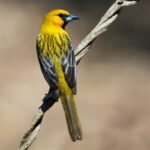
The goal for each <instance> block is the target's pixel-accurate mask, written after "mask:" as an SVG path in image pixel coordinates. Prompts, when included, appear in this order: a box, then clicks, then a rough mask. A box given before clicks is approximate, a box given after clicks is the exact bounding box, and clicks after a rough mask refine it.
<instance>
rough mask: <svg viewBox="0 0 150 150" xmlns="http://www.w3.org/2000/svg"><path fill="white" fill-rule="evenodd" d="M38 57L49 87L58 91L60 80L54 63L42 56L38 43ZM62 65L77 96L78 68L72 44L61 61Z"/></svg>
mask: <svg viewBox="0 0 150 150" xmlns="http://www.w3.org/2000/svg"><path fill="white" fill-rule="evenodd" d="M36 49H37V55H38V59H39V63H40V67H41V70H42V73H43V76H44V78H45V80H46V81H47V83H48V84H49V86H51V87H52V88H55V89H58V78H57V74H56V72H55V68H54V61H53V60H48V59H46V58H43V57H42V56H41V52H40V51H41V50H40V48H39V47H38V44H37V43H36ZM60 62H61V64H62V69H63V72H64V75H65V79H66V81H67V83H68V85H69V87H70V88H71V90H72V93H73V94H76V81H77V80H76V79H77V66H76V61H75V56H74V51H73V50H72V47H71V44H69V50H68V51H67V52H66V54H65V56H64V57H63V58H62V59H60Z"/></svg>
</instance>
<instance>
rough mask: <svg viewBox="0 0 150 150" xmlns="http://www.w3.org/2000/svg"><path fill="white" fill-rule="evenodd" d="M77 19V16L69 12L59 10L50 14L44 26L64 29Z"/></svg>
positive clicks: (45, 19)
mask: <svg viewBox="0 0 150 150" xmlns="http://www.w3.org/2000/svg"><path fill="white" fill-rule="evenodd" d="M77 19H79V18H78V17H77V16H74V15H71V14H70V13H69V12H68V11H66V10H61V9H57V10H53V11H51V12H49V13H48V14H47V15H46V16H45V18H44V20H43V23H42V24H45V25H48V26H52V25H53V26H56V27H61V28H64V27H65V25H66V24H67V23H68V22H70V21H72V20H77Z"/></svg>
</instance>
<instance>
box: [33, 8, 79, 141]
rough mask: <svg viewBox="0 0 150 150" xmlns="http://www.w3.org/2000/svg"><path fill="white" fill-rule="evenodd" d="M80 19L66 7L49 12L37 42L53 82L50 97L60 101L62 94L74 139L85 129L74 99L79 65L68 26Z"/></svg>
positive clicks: (45, 71) (47, 76)
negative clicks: (67, 29) (82, 126)
mask: <svg viewBox="0 0 150 150" xmlns="http://www.w3.org/2000/svg"><path fill="white" fill-rule="evenodd" d="M77 19H79V18H78V17H77V16H74V15H71V14H70V13H69V12H68V11H65V10H60V9H58V10H53V11H51V12H49V13H48V14H47V15H46V16H45V18H44V20H43V22H42V24H41V28H40V32H39V34H38V37H37V43H36V48H37V54H38V59H39V63H40V66H41V70H42V73H43V75H44V78H45V80H46V81H47V83H48V84H49V86H50V90H49V93H48V95H47V98H49V99H55V100H56V101H57V100H58V99H59V97H60V99H61V102H62V105H63V109H64V112H65V117H66V121H67V125H68V130H69V133H70V136H71V139H72V140H73V141H76V140H81V139H82V131H81V125H80V121H79V118H78V114H77V109H76V105H75V100H74V95H75V94H76V81H77V65H76V61H75V55H74V51H73V49H72V46H71V41H70V38H69V36H68V34H67V32H66V31H65V26H66V24H67V23H69V22H70V21H72V20H77Z"/></svg>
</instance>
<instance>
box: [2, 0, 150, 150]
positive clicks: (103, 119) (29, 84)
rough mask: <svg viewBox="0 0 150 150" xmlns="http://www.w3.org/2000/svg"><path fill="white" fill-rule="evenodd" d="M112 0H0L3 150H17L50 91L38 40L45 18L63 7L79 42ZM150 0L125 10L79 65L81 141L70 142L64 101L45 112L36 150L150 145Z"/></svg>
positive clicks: (128, 149) (123, 149) (134, 149)
mask: <svg viewBox="0 0 150 150" xmlns="http://www.w3.org/2000/svg"><path fill="white" fill-rule="evenodd" d="M113 2H114V0H107V1H105V0H101V1H99V0H92V1H91V0H81V1H70V0H64V1H58V0H38V1H35V0H26V1H24V0H0V150H16V149H18V145H19V142H20V140H21V137H22V136H23V134H24V132H25V131H26V130H27V129H28V127H29V125H30V123H31V120H32V118H33V116H34V114H35V112H36V110H37V108H38V106H39V105H40V104H41V103H42V101H41V99H42V98H43V96H44V94H45V93H46V92H47V91H48V85H47V83H46V82H45V80H44V78H43V76H42V73H41V71H40V67H39V64H38V60H37V57H36V50H35V40H36V35H37V33H38V31H39V26H40V23H41V21H42V18H43V16H44V15H45V14H46V13H47V12H48V11H49V10H52V9H56V8H63V9H67V10H69V11H70V12H72V13H73V14H76V15H78V16H80V18H81V19H80V21H76V22H72V23H71V24H70V25H68V26H67V31H68V32H69V34H70V36H71V39H72V43H73V45H74V47H76V46H77V45H78V43H79V42H80V41H81V40H82V39H83V38H84V36H85V35H86V34H88V32H89V31H90V30H91V29H92V28H93V27H94V26H95V25H96V23H97V22H98V21H99V19H100V17H101V16H102V15H103V14H104V12H105V11H106V10H107V9H108V7H109V6H110V5H111V4H112V3H113ZM149 6H150V1H149V0H145V1H142V0H141V2H140V3H139V4H138V5H136V6H133V7H129V8H126V9H124V10H123V11H122V13H121V14H120V17H119V19H118V20H117V21H116V22H115V23H113V25H112V26H111V27H110V29H109V30H108V31H107V32H106V33H105V34H103V35H101V36H100V37H99V38H97V40H96V41H95V43H94V45H93V46H92V48H91V51H90V52H89V53H88V55H87V56H86V57H85V58H84V59H83V61H82V62H81V63H80V65H79V68H78V95H77V96H76V103H77V105H78V111H79V115H80V119H81V122H82V128H83V133H84V139H83V141H81V142H76V143H73V142H71V140H70V137H69V134H68V131H67V127H66V122H65V117H64V113H63V109H62V106H61V103H60V102H58V103H56V104H55V105H54V106H53V107H52V108H51V109H50V110H49V111H48V112H47V113H46V115H45V117H44V120H43V125H42V128H41V131H40V133H39V136H38V138H37V140H36V141H35V143H34V144H33V145H32V147H31V149H32V150H70V149H71V150H77V149H78V150H85V149H86V150H149V149H150V67H149V66H150V59H149V58H150V41H149V40H150V38H149V36H150V17H149V14H150V9H149V8H150V7H149Z"/></svg>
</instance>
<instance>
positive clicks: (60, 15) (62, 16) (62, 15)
mask: <svg viewBox="0 0 150 150" xmlns="http://www.w3.org/2000/svg"><path fill="white" fill-rule="evenodd" d="M58 16H59V17H61V18H62V19H64V18H66V17H68V15H66V14H59V15H58Z"/></svg>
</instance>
